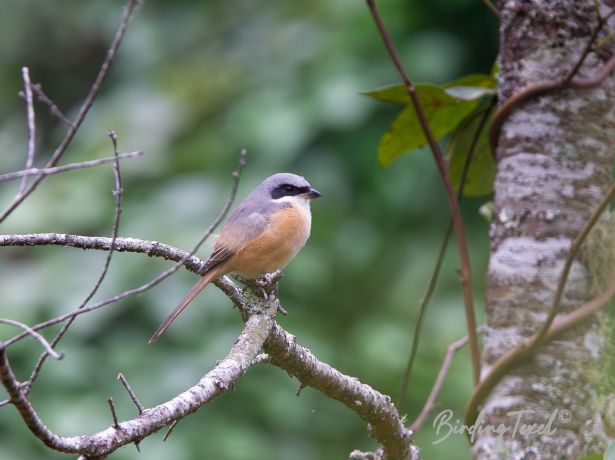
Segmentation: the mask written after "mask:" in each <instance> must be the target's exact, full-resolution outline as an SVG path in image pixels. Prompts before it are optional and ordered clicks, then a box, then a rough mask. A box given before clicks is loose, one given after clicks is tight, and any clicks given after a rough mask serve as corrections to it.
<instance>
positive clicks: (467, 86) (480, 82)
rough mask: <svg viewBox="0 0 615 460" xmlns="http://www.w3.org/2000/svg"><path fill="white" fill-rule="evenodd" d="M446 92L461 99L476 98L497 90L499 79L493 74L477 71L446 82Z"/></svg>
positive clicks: (469, 99) (491, 93)
mask: <svg viewBox="0 0 615 460" xmlns="http://www.w3.org/2000/svg"><path fill="white" fill-rule="evenodd" d="M443 87H444V88H445V90H446V92H447V93H448V94H449V95H451V96H453V97H457V98H459V99H464V100H468V101H471V100H474V99H480V98H481V97H483V96H492V95H494V94H495V93H496V92H497V81H496V80H495V78H493V77H492V76H491V75H486V74H482V73H475V74H470V75H466V76H465V77H461V78H458V79H457V80H453V81H451V82H448V83H446V84H444V86H443Z"/></svg>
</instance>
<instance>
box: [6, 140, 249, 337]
mask: <svg viewBox="0 0 615 460" xmlns="http://www.w3.org/2000/svg"><path fill="white" fill-rule="evenodd" d="M246 155H247V151H246V150H245V149H243V150H241V151H240V152H239V162H238V165H237V169H235V171H233V173H232V176H233V185H232V187H231V193H230V195H229V197H228V198H227V200H226V203H225V204H224V206H223V208H222V210H221V211H220V214H218V216H217V217H216V219H215V220H214V222H213V223H212V224H211V225H210V226H209V228H208V229H207V231H206V232H205V234H204V235H203V236H202V237H201V239H200V240H199V241H198V242H197V244H196V245H195V247H194V248H193V249H192V251H190V252H189V253H185V252H184V251H180V250H179V249H176V248H173V247H172V246H166V245H161V244H160V243H158V242H156V241H143V240H136V239H133V238H117V239H116V241H115V250H116V251H119V252H122V251H129V252H142V253H146V254H148V255H150V256H161V257H164V258H165V259H167V260H174V261H176V262H177V263H176V264H175V265H174V266H172V267H171V268H169V269H167V270H165V271H164V272H162V273H160V274H159V275H158V276H156V277H155V278H153V279H152V280H150V281H149V282H147V283H145V284H142V285H141V286H138V287H136V288H133V289H129V290H127V291H124V292H122V293H120V294H117V295H115V296H113V297H111V298H109V299H106V300H103V301H100V302H97V303H95V304H93V305H90V306H88V307H83V308H80V309H77V310H74V311H72V312H70V313H67V314H64V315H61V316H58V317H56V318H53V319H51V320H48V321H45V322H42V323H39V324H37V325H36V326H34V329H35V330H39V329H42V328H45V327H49V326H52V325H54V324H58V323H61V322H63V321H65V320H67V319H69V318H72V317H75V316H79V315H81V314H83V313H88V312H90V311H93V310H97V309H99V308H102V307H104V306H106V305H110V304H112V303H115V302H117V301H118V300H121V299H123V298H125V297H129V296H131V295H135V294H140V293H142V292H145V291H147V290H148V289H151V288H152V287H154V286H156V285H157V284H159V283H161V282H162V281H163V280H165V279H166V278H168V277H169V276H171V275H172V274H173V273H175V272H176V271H177V270H179V268H180V267H182V266H184V265H186V267H187V268H189V269H192V268H194V267H195V265H194V264H195V263H196V264H198V267H199V270H200V269H201V268H202V265H203V264H204V262H203V261H202V260H200V259H198V258H196V257H193V255H194V254H195V253H196V251H198V250H199V248H200V247H201V245H202V244H203V243H204V242H205V240H206V239H207V238H209V236H211V234H212V233H213V231H214V230H215V229H216V227H217V226H218V225H219V224H220V222H222V220H223V219H224V216H225V215H226V213H227V212H228V211H229V209H230V207H231V205H232V203H233V201H234V200H235V196H236V195H237V189H238V187H239V180H240V178H241V172H242V171H243V168H244V166H245V164H246V162H245V157H246ZM41 235H42V236H43V238H42V240H39V239H38V237H37V236H36V235H0V246H32V245H35V244H36V245H39V244H40V243H34V242H33V241H35V240H38V241H46V243H42V244H43V245H45V244H58V241H59V240H63V241H64V245H65V246H72V247H81V248H83V249H105V250H108V249H109V248H110V247H111V240H110V239H109V238H103V237H87V236H76V235H62V234H57V233H46V234H39V236H41ZM33 236H34V240H33V239H31V238H30V237H33ZM23 237H25V239H24V238H23ZM11 241H12V242H15V243H17V244H12V243H11ZM18 241H22V242H24V244H19V243H18ZM3 243H7V244H3ZM135 243H136V244H135ZM160 248H162V249H160ZM178 254H181V256H179V257H176V256H177V255H178ZM234 301H235V300H234ZM24 337H25V335H24V334H19V335H17V336H15V337H13V338H12V339H9V340H7V341H6V342H5V345H6V346H9V345H11V344H13V343H15V342H17V341H19V340H21V339H23V338H24Z"/></svg>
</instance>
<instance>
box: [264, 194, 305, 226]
mask: <svg viewBox="0 0 615 460" xmlns="http://www.w3.org/2000/svg"><path fill="white" fill-rule="evenodd" d="M272 201H273V202H274V203H290V205H291V206H292V207H294V208H296V209H297V210H298V211H301V213H302V214H303V216H304V217H305V219H307V221H308V222H309V223H310V224H311V223H312V213H311V212H310V200H309V199H308V198H305V197H304V196H302V195H293V196H283V197H281V198H277V199H275V200H272Z"/></svg>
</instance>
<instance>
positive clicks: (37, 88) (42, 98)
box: [32, 83, 73, 127]
mask: <svg viewBox="0 0 615 460" xmlns="http://www.w3.org/2000/svg"><path fill="white" fill-rule="evenodd" d="M32 91H34V92H35V93H36V96H37V101H38V102H42V103H43V104H46V105H47V106H48V107H49V112H50V113H51V114H52V115H54V116H55V117H57V118H58V119H59V120H60V121H62V122H63V123H66V124H67V125H68V126H71V127H72V126H73V122H72V121H70V120H69V119H68V117H67V116H66V115H64V114H63V113H62V111H61V110H60V109H59V108H58V106H57V105H56V104H55V103H54V102H53V101H52V100H51V99H50V98H49V97H48V96H47V95H46V94H45V92H44V91H43V87H42V86H41V84H40V83H35V84H33V85H32Z"/></svg>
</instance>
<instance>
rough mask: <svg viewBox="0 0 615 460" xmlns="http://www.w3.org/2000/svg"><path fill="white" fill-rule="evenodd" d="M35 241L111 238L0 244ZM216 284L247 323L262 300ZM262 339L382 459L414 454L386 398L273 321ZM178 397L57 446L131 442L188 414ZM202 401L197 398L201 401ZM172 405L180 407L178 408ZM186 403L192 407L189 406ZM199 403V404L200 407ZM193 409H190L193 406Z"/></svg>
mask: <svg viewBox="0 0 615 460" xmlns="http://www.w3.org/2000/svg"><path fill="white" fill-rule="evenodd" d="M39 245H42V246H45V245H58V246H72V247H76V248H81V249H99V250H108V249H109V247H110V245H111V238H105V237H87V236H78V235H66V234H57V233H43V234H30V235H3V236H0V246H39ZM115 250H116V251H120V252H137V253H143V254H147V255H148V256H156V257H162V258H164V259H166V260H173V261H185V262H184V266H185V267H186V268H187V269H189V270H190V271H192V272H194V273H199V272H200V269H201V268H202V265H203V264H204V261H203V260H201V259H199V258H197V257H194V256H190V253H187V252H185V251H182V250H180V249H177V248H174V247H172V246H168V245H165V244H162V243H158V242H155V241H143V240H138V239H135V238H121V237H118V238H117V239H116V240H115ZM215 284H216V286H218V287H219V288H220V289H221V290H222V291H223V292H224V293H225V294H226V295H227V296H228V297H229V298H230V299H231V300H232V302H233V303H234V304H235V305H236V306H238V307H239V308H240V309H241V311H242V313H243V314H244V317H248V318H249V319H248V322H249V321H250V320H251V319H252V318H254V316H255V313H254V311H253V309H254V308H257V309H258V305H259V302H262V300H260V299H259V298H258V297H256V296H254V295H251V294H250V291H246V292H245V293H244V292H243V291H242V290H241V289H240V288H239V287H237V286H236V285H235V284H234V283H232V282H231V281H230V280H229V279H228V278H226V277H223V278H220V279H219V280H217V281H216V282H215ZM274 304H275V305H274V307H275V309H276V310H277V308H278V305H277V302H274ZM271 308H273V307H271ZM83 312H84V310H77V311H73V312H71V313H69V314H67V315H63V316H61V317H58V318H63V319H62V320H65V319H66V318H68V317H70V316H73V315H78V314H82V313H83ZM58 318H55V319H54V320H53V321H55V322H61V320H58ZM55 322H54V324H55ZM49 323H50V322H49V321H48V322H45V323H41V324H40V325H37V326H34V327H32V329H35V330H36V329H37V328H42V327H45V325H47V324H49ZM16 337H19V336H16ZM259 337H260V336H259ZM266 338H267V341H266V343H265V345H264V349H265V351H266V352H267V353H268V355H269V359H270V362H272V363H274V364H276V365H277V366H279V367H281V368H283V369H284V370H286V371H287V372H288V373H289V374H290V375H292V376H295V377H297V378H298V379H299V381H301V382H302V383H303V384H306V385H309V386H313V387H314V388H316V389H318V390H320V391H322V392H323V393H325V394H326V395H327V396H329V397H331V398H333V399H336V400H338V401H340V402H342V403H344V404H345V405H346V406H348V407H349V408H350V409H352V410H353V411H354V412H356V413H357V414H358V415H359V416H360V417H361V418H362V419H363V420H365V421H367V422H368V423H369V424H370V427H371V434H372V436H373V437H374V438H376V439H377V440H378V442H379V443H380V444H381V445H382V447H383V448H384V457H382V458H386V459H388V460H406V459H415V458H418V450H417V449H416V447H414V446H413V445H412V436H411V431H410V430H408V429H407V428H405V427H404V425H403V422H402V420H401V418H400V416H399V414H398V412H397V410H396V409H395V406H394V405H393V403H392V402H391V400H390V398H389V397H388V396H385V395H382V394H381V393H379V392H377V391H376V390H374V389H373V388H371V387H370V386H368V385H366V384H362V383H360V382H359V381H358V380H357V379H356V378H353V377H349V376H346V375H344V374H342V373H340V372H339V371H337V370H336V369H334V368H332V367H331V366H329V365H328V364H326V363H323V362H321V361H319V360H318V359H317V358H316V357H315V356H314V355H313V354H312V353H311V352H310V351H309V350H308V349H306V348H304V347H301V346H300V345H297V344H296V343H295V339H294V337H293V336H292V335H290V334H288V333H287V332H286V331H284V330H283V329H282V328H281V327H280V326H279V325H277V324H275V323H273V326H272V329H271V333H270V334H269V336H268V337H266ZM14 339H15V338H13V339H10V340H9V341H7V342H6V343H12V342H14ZM263 340H264V339H263ZM259 352H260V349H259V350H258V351H257V352H256V353H254V354H252V353H251V354H250V356H249V360H247V361H246V362H247V363H248V364H249V363H252V362H254V361H255V360H257V357H258V356H259ZM229 356H230V355H229ZM219 367H220V366H217V367H216V369H218V368H219ZM216 369H214V370H213V371H211V372H210V373H208V374H207V376H210V375H211V373H212V372H214V371H215V370H216ZM242 372H243V371H242ZM207 376H206V377H207ZM190 391H191V390H189V391H188V392H185V393H182V394H183V395H186V393H190ZM180 396H181V395H180ZM180 396H178V397H176V398H174V399H173V400H171V401H169V402H168V403H165V404H163V405H161V406H157V407H156V408H153V409H149V410H146V411H145V412H144V413H143V415H142V416H141V417H137V418H136V419H134V420H131V421H129V422H122V423H120V427H122V428H123V431H122V432H120V433H117V432H116V431H117V430H115V429H113V427H110V428H108V429H107V430H105V431H103V432H101V433H97V434H95V435H92V436H85V437H81V438H60V439H61V440H62V441H61V443H60V444H59V445H64V446H73V450H71V452H78V453H82V454H86V455H90V456H92V455H95V454H96V453H97V452H99V453H105V452H109V451H108V450H106V449H107V447H103V446H106V445H107V444H105V443H106V442H107V441H108V440H109V439H112V442H113V443H114V444H113V445H114V446H116V447H115V448H117V447H119V446H121V445H125V444H128V443H131V442H135V441H137V440H139V439H142V438H143V437H145V436H146V435H147V434H149V433H152V432H153V431H156V430H157V429H160V428H161V427H162V426H165V425H168V424H170V423H172V422H173V421H174V420H176V419H179V418H181V417H182V416H183V415H185V414H187V413H189V412H186V409H183V407H184V404H185V401H184V400H183V399H181V398H180ZM11 397H12V395H11ZM178 398H180V400H178ZM12 399H13V397H12ZM199 400H200V399H199ZM205 402H206V401H205ZM205 402H202V404H204V403H205ZM202 404H201V405H202ZM176 406H180V408H178V407H176ZM190 407H191V408H192V407H193V406H190ZM198 407H200V405H199V406H198ZM198 407H196V408H194V409H193V410H191V411H194V410H196V409H197V408H198ZM165 408H166V409H165ZM152 411H156V414H157V416H153V415H151V414H152ZM150 415H151V416H150ZM162 416H164V418H163V419H160V417H162ZM142 423H145V424H146V426H147V430H146V432H143V431H140V432H139V433H141V434H140V435H139V436H141V437H140V438H139V436H137V435H135V434H134V433H135V431H134V430H139V429H141V430H142V429H144V427H145V425H143V424H142ZM124 431H126V433H132V435H127V434H126V433H124ZM143 433H145V434H143ZM107 437H108V438H107ZM76 439H84V440H85V441H82V442H81V444H78V447H79V449H74V446H75V444H71V443H75V442H77V441H76ZM116 439H117V440H116ZM97 446H98V447H97ZM96 449H99V450H96Z"/></svg>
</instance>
